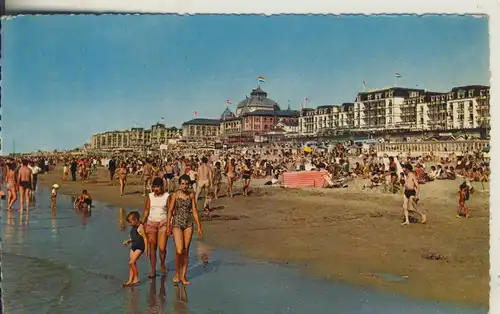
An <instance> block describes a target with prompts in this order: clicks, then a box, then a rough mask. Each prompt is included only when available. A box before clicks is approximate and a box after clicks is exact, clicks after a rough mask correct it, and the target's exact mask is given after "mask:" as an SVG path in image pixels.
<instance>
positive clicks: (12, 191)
mask: <svg viewBox="0 0 500 314" xmlns="http://www.w3.org/2000/svg"><path fill="white" fill-rule="evenodd" d="M9 198H10V201H9V209H12V206H14V203H15V202H16V200H17V191H16V189H9Z"/></svg>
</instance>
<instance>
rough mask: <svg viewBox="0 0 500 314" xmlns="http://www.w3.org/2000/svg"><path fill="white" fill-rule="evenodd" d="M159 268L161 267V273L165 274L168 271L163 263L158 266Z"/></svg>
mask: <svg viewBox="0 0 500 314" xmlns="http://www.w3.org/2000/svg"><path fill="white" fill-rule="evenodd" d="M160 269H161V273H162V274H163V275H165V274H167V273H168V269H167V267H165V265H161V266H160Z"/></svg>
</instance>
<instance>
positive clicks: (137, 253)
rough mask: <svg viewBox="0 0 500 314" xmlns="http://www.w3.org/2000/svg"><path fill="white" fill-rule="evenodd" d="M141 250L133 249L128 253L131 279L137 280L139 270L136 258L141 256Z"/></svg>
mask: <svg viewBox="0 0 500 314" xmlns="http://www.w3.org/2000/svg"><path fill="white" fill-rule="evenodd" d="M141 255H142V251H141V250H135V251H132V252H131V253H130V261H129V265H130V268H131V270H132V273H133V281H139V272H138V271H137V259H139V257H141Z"/></svg>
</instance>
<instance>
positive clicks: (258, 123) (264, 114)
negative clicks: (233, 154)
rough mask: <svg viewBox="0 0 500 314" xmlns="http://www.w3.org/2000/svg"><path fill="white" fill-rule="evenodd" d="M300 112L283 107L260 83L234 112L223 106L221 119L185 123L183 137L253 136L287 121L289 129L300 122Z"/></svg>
mask: <svg viewBox="0 0 500 314" xmlns="http://www.w3.org/2000/svg"><path fill="white" fill-rule="evenodd" d="M299 116H300V112H299V111H297V110H292V109H290V106H288V109H286V110H281V107H280V105H279V104H278V103H277V102H275V101H274V100H272V99H270V98H268V97H267V93H266V92H265V91H263V90H262V89H261V88H260V87H257V88H255V89H253V90H252V92H251V93H250V96H247V97H246V98H245V99H244V100H242V101H240V102H239V103H238V104H237V106H236V109H235V112H232V111H231V110H230V109H229V107H228V108H226V110H224V112H223V113H222V115H221V117H220V119H200V118H197V119H193V120H190V121H187V122H185V123H184V124H183V125H182V130H183V132H182V133H183V138H184V139H186V140H187V141H196V140H200V139H202V140H203V139H204V140H215V139H221V140H223V141H229V142H230V141H232V140H241V138H246V139H248V140H250V139H253V138H254V137H255V136H256V135H264V134H266V133H269V132H271V131H273V130H275V129H276V128H283V126H284V125H286V128H287V129H288V130H295V128H294V127H296V126H298V119H299Z"/></svg>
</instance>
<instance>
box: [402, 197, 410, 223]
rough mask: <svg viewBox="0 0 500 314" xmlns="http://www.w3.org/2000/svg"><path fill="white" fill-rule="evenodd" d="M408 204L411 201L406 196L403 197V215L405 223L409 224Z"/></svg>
mask: <svg viewBox="0 0 500 314" xmlns="http://www.w3.org/2000/svg"><path fill="white" fill-rule="evenodd" d="M408 203H409V199H408V198H407V197H406V196H405V195H403V214H404V218H405V222H409V217H408Z"/></svg>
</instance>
